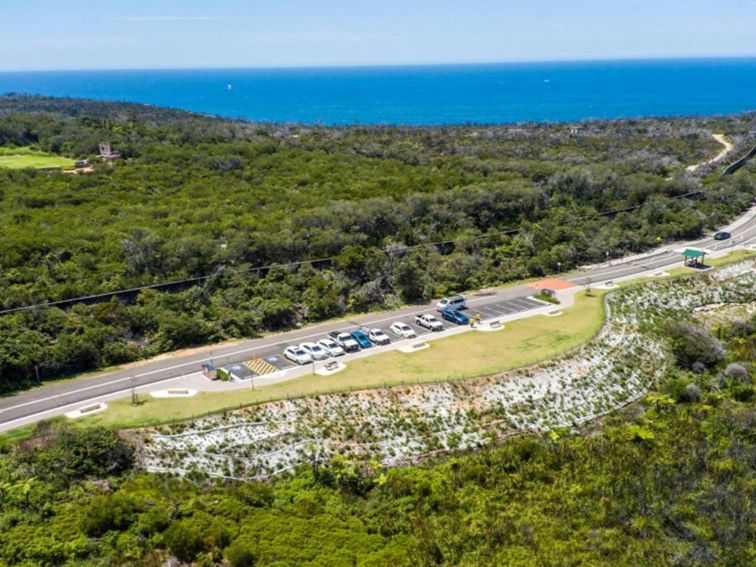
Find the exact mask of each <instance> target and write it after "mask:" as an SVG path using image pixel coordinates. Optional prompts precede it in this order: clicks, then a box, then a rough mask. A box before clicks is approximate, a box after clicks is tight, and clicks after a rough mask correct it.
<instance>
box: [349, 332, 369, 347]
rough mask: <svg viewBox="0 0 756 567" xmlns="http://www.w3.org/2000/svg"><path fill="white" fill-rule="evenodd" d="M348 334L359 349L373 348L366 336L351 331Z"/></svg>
mask: <svg viewBox="0 0 756 567" xmlns="http://www.w3.org/2000/svg"><path fill="white" fill-rule="evenodd" d="M350 334H351V335H352V338H353V339H354V340H355V341H357V344H358V345H360V348H370V347H371V346H373V343H371V342H370V339H369V338H368V336H367V335H366V334H365V333H363V332H362V331H352V332H351V333H350Z"/></svg>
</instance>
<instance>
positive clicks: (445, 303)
mask: <svg viewBox="0 0 756 567" xmlns="http://www.w3.org/2000/svg"><path fill="white" fill-rule="evenodd" d="M436 309H437V310H438V311H446V310H447V309H451V310H452V311H459V310H460V309H467V300H466V299H465V298H464V297H462V296H461V295H455V296H454V297H444V298H443V299H442V300H441V301H439V302H438V303H436Z"/></svg>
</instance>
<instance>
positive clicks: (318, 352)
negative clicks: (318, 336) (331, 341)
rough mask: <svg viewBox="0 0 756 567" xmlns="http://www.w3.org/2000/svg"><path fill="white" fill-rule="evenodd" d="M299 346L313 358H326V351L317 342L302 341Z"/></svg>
mask: <svg viewBox="0 0 756 567" xmlns="http://www.w3.org/2000/svg"><path fill="white" fill-rule="evenodd" d="M299 348H301V349H302V350H303V351H305V352H307V353H309V355H310V356H311V357H312V359H313V360H325V359H326V358H328V353H327V352H326V350H325V349H324V348H323V347H322V346H320V345H319V344H318V343H302V344H301V345H299Z"/></svg>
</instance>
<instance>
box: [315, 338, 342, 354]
mask: <svg viewBox="0 0 756 567" xmlns="http://www.w3.org/2000/svg"><path fill="white" fill-rule="evenodd" d="M318 344H319V345H320V346H321V347H323V349H324V350H325V351H326V352H327V353H328V355H329V356H341V355H343V354H344V353H345V351H344V349H343V348H341V347H340V346H339V345H338V344H336V341H334V340H333V339H323V340H322V341H318Z"/></svg>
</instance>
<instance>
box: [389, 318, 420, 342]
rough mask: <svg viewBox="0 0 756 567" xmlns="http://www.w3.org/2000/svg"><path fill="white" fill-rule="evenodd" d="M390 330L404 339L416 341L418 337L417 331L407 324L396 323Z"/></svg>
mask: <svg viewBox="0 0 756 567" xmlns="http://www.w3.org/2000/svg"><path fill="white" fill-rule="evenodd" d="M389 330H390V331H391V332H392V333H394V334H395V335H396V336H397V337H401V338H403V339H414V338H415V337H416V336H417V333H415V330H414V329H413V328H412V327H410V326H409V325H408V324H407V323H402V322H398V323H394V324H393V325H391V327H389Z"/></svg>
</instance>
